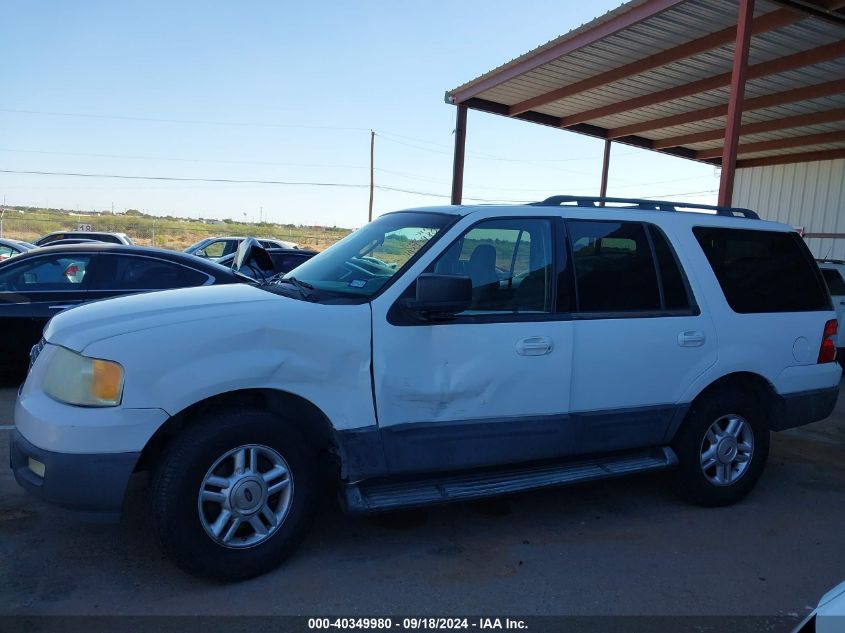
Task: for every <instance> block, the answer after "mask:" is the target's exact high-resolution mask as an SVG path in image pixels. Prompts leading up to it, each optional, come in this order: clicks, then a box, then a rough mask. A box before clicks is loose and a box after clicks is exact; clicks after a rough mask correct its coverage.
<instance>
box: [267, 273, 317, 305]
mask: <svg viewBox="0 0 845 633" xmlns="http://www.w3.org/2000/svg"><path fill="white" fill-rule="evenodd" d="M282 284H290V285H291V286H293V287H294V288H296V289H297V290H298V291H299V294H300V295H301V296H302V298H303V299H305V300H308V301H310V300H311V294H312V291H313V290H314V286H312V285H311V284H309V283H308V282H307V281H300V280H299V279H297V278H296V277H281V276H274V277H271V278H270V279H269V280H268V281H267V282H266V284H262V285H268V286H281V285H282Z"/></svg>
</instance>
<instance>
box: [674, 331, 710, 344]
mask: <svg viewBox="0 0 845 633" xmlns="http://www.w3.org/2000/svg"><path fill="white" fill-rule="evenodd" d="M705 340H706V338H705V336H704V332H699V331H698V330H686V331H685V332H681V333H680V334H678V345H680V346H681V347H701V346H702V345H704V341H705Z"/></svg>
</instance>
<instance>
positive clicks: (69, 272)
mask: <svg viewBox="0 0 845 633" xmlns="http://www.w3.org/2000/svg"><path fill="white" fill-rule="evenodd" d="M78 272H79V266H77V265H76V264H71V265H70V266H68V267H67V268H65V276H66V277H73V276H74V275H75V274H76V273H78ZM825 331H827V330H825Z"/></svg>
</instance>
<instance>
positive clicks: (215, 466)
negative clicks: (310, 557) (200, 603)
mask: <svg viewBox="0 0 845 633" xmlns="http://www.w3.org/2000/svg"><path fill="white" fill-rule="evenodd" d="M318 489H319V484H318V481H317V474H316V466H315V459H314V455H313V451H311V450H309V447H308V445H307V444H306V443H305V442H304V441H303V440H302V438H301V437H300V436H299V434H298V433H297V431H296V429H295V428H294V427H292V426H291V425H290V424H287V423H286V422H285V421H284V420H281V419H279V418H278V417H277V416H275V415H273V414H270V413H268V412H266V411H261V410H235V409H227V410H222V411H218V412H215V413H213V414H205V415H203V416H201V417H200V418H199V419H197V420H195V421H194V422H193V423H192V424H191V425H190V426H189V427H188V428H187V429H186V430H185V431H184V432H183V433H182V434H181V435H179V436H178V437H177V438H175V439H174V440H173V442H172V443H171V444H170V445H169V446H168V448H167V449H166V450H165V452H164V454H163V455H162V458H161V461H160V463H159V467H158V469H157V472H156V475H155V479H154V482H153V494H152V499H153V525H154V528H155V532H156V535H157V537H158V539H159V542H160V543H161V545H162V547H163V549H164V551H165V553H166V554H167V555H168V557H170V558H171V559H173V560H174V561H175V562H176V563H177V564H178V565H179V566H180V567H182V568H183V569H185V570H187V571H189V572H191V573H194V574H198V575H202V576H208V577H212V578H217V579H223V580H240V579H243V578H249V577H251V576H257V575H259V574H262V573H264V572H267V571H269V570H270V569H273V568H274V567H276V566H277V565H278V564H279V563H280V562H281V561H282V560H283V559H284V558H286V557H287V556H288V555H290V553H291V552H293V550H294V549H295V548H296V546H297V545H298V544H299V543H300V541H301V540H302V539H303V538H304V536H305V534H306V533H307V530H308V527H309V525H310V520H311V517H312V515H313V510H314V507H315V504H316V498H317V491H318Z"/></svg>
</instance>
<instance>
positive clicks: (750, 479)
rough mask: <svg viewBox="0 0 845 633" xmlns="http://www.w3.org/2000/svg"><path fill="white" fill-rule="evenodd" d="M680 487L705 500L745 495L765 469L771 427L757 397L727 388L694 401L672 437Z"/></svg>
mask: <svg viewBox="0 0 845 633" xmlns="http://www.w3.org/2000/svg"><path fill="white" fill-rule="evenodd" d="M674 449H675V452H676V453H677V454H678V459H679V462H680V464H679V476H680V483H681V488H682V490H683V492H684V494H685V496H686V497H687V498H689V499H690V500H691V501H693V502H694V503H698V504H699V505H704V506H723V505H730V504H732V503H736V502H737V501H739V500H740V499H742V498H743V497H745V496H746V495H747V494H748V493H749V492H750V491H751V489H752V488H754V486H755V484H756V483H757V480H758V479H760V476H761V475H762V474H763V470H764V468H765V466H766V459H767V458H768V455H769V428H768V425H767V421H766V419H765V415H764V409H763V407H762V406H761V405H760V403H759V402H758V401H757V400H756V399H754V398H752V397H751V396H750V395H748V394H747V393H745V392H743V391H740V390H735V389H729V390H728V389H726V390H723V391H719V392H716V393H713V394H710V395H708V396H706V397H705V398H704V399H702V400H701V401H699V402H696V403H694V404H693V406H692V408H691V409H690V412H689V413H688V414H687V417H686V419H685V420H684V423H683V425H682V427H681V429H680V430H679V431H678V435H677V437H676V439H675V442H674Z"/></svg>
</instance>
